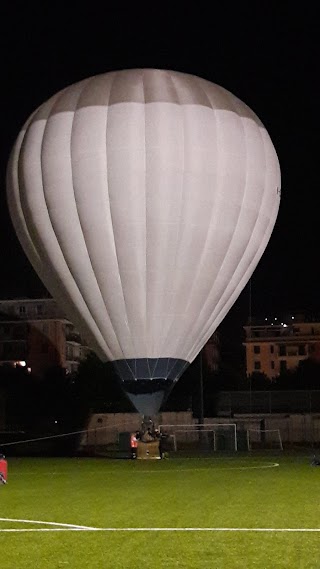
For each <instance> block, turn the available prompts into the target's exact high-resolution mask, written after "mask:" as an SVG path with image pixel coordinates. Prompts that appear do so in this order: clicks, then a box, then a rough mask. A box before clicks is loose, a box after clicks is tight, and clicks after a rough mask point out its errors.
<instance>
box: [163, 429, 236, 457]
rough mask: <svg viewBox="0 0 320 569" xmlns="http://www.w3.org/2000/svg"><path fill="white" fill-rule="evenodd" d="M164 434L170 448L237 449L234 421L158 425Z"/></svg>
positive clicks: (176, 449) (179, 449)
mask: <svg viewBox="0 0 320 569" xmlns="http://www.w3.org/2000/svg"><path fill="white" fill-rule="evenodd" d="M159 430H160V431H161V433H163V434H166V436H167V440H168V445H171V450H174V451H186V450H200V451H208V452H210V451H214V452H215V451H237V450H238V442H237V426H236V424H235V423H202V424H189V425H188V424H187V425H159Z"/></svg>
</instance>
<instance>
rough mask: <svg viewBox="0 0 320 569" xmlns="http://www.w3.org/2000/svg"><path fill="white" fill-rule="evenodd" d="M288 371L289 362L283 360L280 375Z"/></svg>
mask: <svg viewBox="0 0 320 569" xmlns="http://www.w3.org/2000/svg"><path fill="white" fill-rule="evenodd" d="M284 371H287V362H286V360H281V362H280V373H281V372H284Z"/></svg>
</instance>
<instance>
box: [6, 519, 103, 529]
mask: <svg viewBox="0 0 320 569" xmlns="http://www.w3.org/2000/svg"><path fill="white" fill-rule="evenodd" d="M0 522H15V523H20V524H40V525H43V526H58V527H60V528H67V529H76V530H94V529H96V528H92V527H89V526H79V525H77V524H63V523H58V522H43V521H41V520H22V519H17V518H0ZM0 531H3V530H0ZM15 531H16V530H15ZM29 531H30V530H29Z"/></svg>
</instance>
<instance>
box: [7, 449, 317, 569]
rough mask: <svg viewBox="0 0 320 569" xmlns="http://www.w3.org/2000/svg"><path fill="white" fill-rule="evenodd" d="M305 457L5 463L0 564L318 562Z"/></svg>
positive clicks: (227, 568)
mask: <svg viewBox="0 0 320 569" xmlns="http://www.w3.org/2000/svg"><path fill="white" fill-rule="evenodd" d="M311 459H312V456H311V455H310V456H308V455H304V456H302V455H291V456H285V455H284V454H279V455H278V456H274V457H272V456H270V454H268V455H266V456H262V455H260V456H254V457H252V456H249V455H234V456H226V457H218V458H211V459H172V460H171V459H168V460H163V461H139V460H137V461H130V460H106V459H84V458H81V459H78V458H73V459H62V458H61V459H59V458H57V459H26V458H19V459H18V458H15V459H11V460H10V459H9V476H8V484H7V485H6V486H1V487H0V551H1V566H2V567H3V569H34V567H37V569H56V568H59V567H70V568H72V569H78V568H79V569H80V567H81V569H84V568H89V567H90V568H92V569H95V568H98V567H99V568H103V569H104V568H109V567H110V568H114V569H120V568H129V569H130V568H132V569H135V568H139V569H140V568H141V567H147V568H148V569H164V568H166V569H171V568H176V567H177V568H184V569H187V568H190V569H196V568H208V569H209V568H210V569H215V568H217V569H233V568H237V569H238V568H239V569H242V568H246V569H250V567H259V569H263V568H265V569H269V568H270V569H271V568H272V569H274V568H286V569H287V568H288V567H290V569H295V568H297V569H298V568H299V569H300V568H303V569H311V568H312V569H316V568H317V569H318V568H319V558H320V541H319V540H320V536H319V532H320V522H319V519H320V516H319V513H320V505H319V503H318V492H319V483H320V468H317V467H312V466H311Z"/></svg>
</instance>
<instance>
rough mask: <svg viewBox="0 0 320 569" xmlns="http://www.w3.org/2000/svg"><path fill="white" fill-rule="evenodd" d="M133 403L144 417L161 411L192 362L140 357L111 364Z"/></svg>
mask: <svg viewBox="0 0 320 569" xmlns="http://www.w3.org/2000/svg"><path fill="white" fill-rule="evenodd" d="M111 363H112V365H113V367H114V369H115V371H116V373H117V375H118V377H119V378H120V381H121V384H122V387H123V389H124V391H125V392H126V394H127V396H128V398H129V399H130V401H131V403H132V404H133V405H134V407H135V408H136V409H137V411H138V412H139V413H140V414H141V415H146V416H153V415H156V414H157V413H158V412H159V409H160V407H161V405H162V404H163V403H164V401H165V400H166V399H167V397H168V395H169V393H170V391H171V389H172V387H173V386H174V384H175V383H176V382H177V381H178V379H179V377H180V376H181V375H182V373H183V372H184V370H185V369H186V368H187V367H188V365H189V362H187V361H186V360H180V359H176V358H137V359H126V360H125V359H124V360H115V361H113V362H111Z"/></svg>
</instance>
